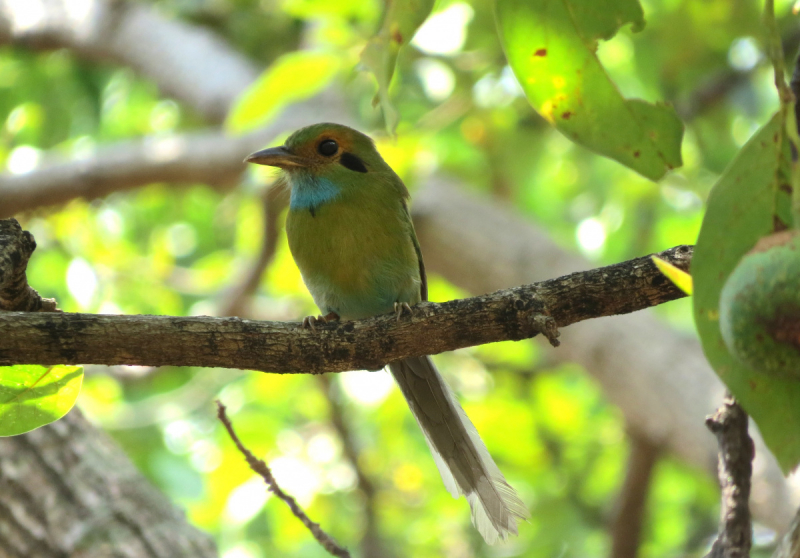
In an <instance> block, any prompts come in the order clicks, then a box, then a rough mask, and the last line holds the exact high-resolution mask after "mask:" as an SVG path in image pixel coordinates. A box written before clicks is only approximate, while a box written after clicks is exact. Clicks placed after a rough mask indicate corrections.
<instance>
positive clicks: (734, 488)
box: [706, 393, 755, 558]
mask: <svg viewBox="0 0 800 558" xmlns="http://www.w3.org/2000/svg"><path fill="white" fill-rule="evenodd" d="M747 423H748V420H747V413H745V412H744V409H742V408H741V407H740V406H739V404H738V403H737V402H736V400H735V399H734V398H733V396H732V395H731V394H730V393H726V394H725V401H724V403H723V404H722V407H720V408H719V409H718V410H717V412H716V413H714V414H713V415H712V416H710V417H708V418H707V419H706V426H708V429H709V430H711V432H713V433H714V435H715V436H716V437H717V442H718V443H719V483H720V486H721V488H722V510H721V512H720V526H719V535H718V536H717V540H716V541H714V544H713V545H712V547H711V552H709V554H708V555H707V558H747V557H749V556H750V546H751V544H752V531H753V529H752V525H751V524H750V506H749V500H750V476H751V475H752V474H753V457H754V454H755V447H754V445H753V440H751V439H750V436H749V435H748V434H747Z"/></svg>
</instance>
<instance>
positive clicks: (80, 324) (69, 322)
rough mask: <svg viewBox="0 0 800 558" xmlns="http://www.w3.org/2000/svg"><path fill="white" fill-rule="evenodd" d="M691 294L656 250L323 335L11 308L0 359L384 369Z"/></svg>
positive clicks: (227, 321)
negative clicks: (670, 276)
mask: <svg viewBox="0 0 800 558" xmlns="http://www.w3.org/2000/svg"><path fill="white" fill-rule="evenodd" d="M10 248H12V247H11V246H5V247H2V246H0V249H2V250H7V249H10ZM691 253H692V249H691V247H689V246H678V247H675V248H672V249H670V250H667V251H665V252H661V253H660V254H658V255H659V257H661V258H662V259H665V260H667V261H669V262H671V263H673V264H675V265H677V266H678V267H681V268H683V269H687V268H688V263H689V259H690V257H691ZM683 296H685V295H684V294H683V293H682V292H681V291H680V290H679V289H677V288H676V287H675V286H674V285H673V284H672V283H671V282H670V281H668V280H667V279H666V278H665V277H664V276H662V275H661V274H660V272H659V271H658V270H657V269H656V267H655V266H654V265H653V263H652V262H651V260H650V258H649V256H648V257H643V258H637V259H635V260H630V261H627V262H623V263H620V264H616V265H612V266H608V267H603V268H599V269H594V270H590V271H584V272H579V273H573V274H571V275H568V276H565V277H561V278H558V279H551V280H549V281H543V282H540V283H536V284H533V285H527V286H522V287H515V288H513V289H506V290H502V291H497V292H495V293H492V294H488V295H483V296H478V297H473V298H468V299H462V300H454V301H450V302H445V303H441V304H435V303H431V302H424V303H420V304H417V305H415V306H414V307H413V308H412V316H411V317H410V318H405V319H401V320H399V321H398V320H396V319H395V318H394V315H385V316H379V317H375V318H370V319H367V320H360V321H357V322H341V323H330V324H326V325H324V326H320V327H319V328H318V331H317V332H316V333H315V332H312V331H308V330H304V329H301V328H300V327H299V324H297V323H286V322H255V321H249V320H241V319H238V318H211V317H205V316H200V317H176V316H110V315H95V314H73V313H58V314H38V313H6V314H0V365H6V364H56V363H60V364H69V363H76V364H77V363H80V364H106V365H114V364H135V365H145V366H166V365H173V366H206V367H216V366H221V367H227V368H242V369H248V370H262V371H265V372H267V371H269V372H312V373H321V372H340V371H345V370H356V369H368V370H377V369H380V368H382V367H383V366H384V365H385V364H386V363H388V362H391V361H395V360H399V359H402V358H406V357H410V356H420V355H426V354H436V353H440V352H443V351H451V350H454V349H458V348H462V347H469V346H474V345H480V344H484V343H492V342H495V341H508V340H514V341H517V340H521V339H527V338H530V337H533V336H535V335H536V334H538V333H544V334H545V335H546V336H548V338H549V339H550V340H551V343H555V342H556V341H555V336H556V335H555V333H556V332H555V329H556V328H557V327H564V326H567V325H570V324H572V323H575V322H579V321H582V320H587V319H590V318H597V317H601V316H609V315H614V314H623V313H628V312H634V311H636V310H641V309H643V308H648V307H650V306H654V305H656V304H661V303H663V302H666V301H669V300H675V299H677V298H682V297H683Z"/></svg>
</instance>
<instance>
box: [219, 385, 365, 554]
mask: <svg viewBox="0 0 800 558" xmlns="http://www.w3.org/2000/svg"><path fill="white" fill-rule="evenodd" d="M217 418H219V420H220V421H221V422H222V424H223V425H224V426H225V430H227V431H228V435H229V436H230V437H231V440H233V443H234V444H236V447H237V448H238V449H239V451H240V452H241V453H242V455H244V458H245V460H246V461H247V464H248V465H249V466H250V468H251V469H252V470H253V471H254V472H255V473H256V474H258V475H259V476H260V477H261V478H262V479H264V482H265V483H267V487H268V488H269V491H270V492H272V493H273V494H274V495H275V496H277V497H278V498H280V499H281V500H283V502H285V503H286V505H287V506H289V509H290V510H292V513H293V514H294V516H295V517H296V518H297V519H299V520H300V521H301V522H302V524H303V525H305V526H306V528H307V529H308V530H309V531H311V534H312V535H313V536H314V538H315V539H316V540H317V542H319V544H320V545H322V548H324V549H325V550H327V551H328V553H329V554H331V555H333V556H338V557H339V558H350V553H349V552H348V551H347V550H346V549H344V548H342V547H341V546H339V545H338V544H337V543H336V541H334V540H333V538H331V536H330V535H329V534H328V533H326V532H325V531H323V530H322V528H321V527H320V526H319V523H314V522H313V521H311V519H310V518H309V517H308V515H306V512H304V511H303V509H302V508H301V507H300V506H299V505H298V504H297V501H296V500H295V499H294V498H293V497H291V496H289V495H288V494H286V492H284V491H283V489H282V488H281V487H280V486H279V485H278V483H277V482H276V481H275V477H274V476H272V471H270V469H269V467H267V464H266V463H264V462H263V461H262V460H260V459H257V458H256V456H255V455H253V453H252V452H251V451H250V450H249V449H247V448H246V447H244V444H242V442H241V440H239V437H238V436H237V435H236V432H234V431H233V425H232V424H231V421H230V419H229V418H228V415H227V413H226V412H225V405H223V404H222V403H220V402H219V401H217Z"/></svg>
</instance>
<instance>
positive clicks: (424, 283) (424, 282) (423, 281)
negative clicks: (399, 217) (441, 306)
mask: <svg viewBox="0 0 800 558" xmlns="http://www.w3.org/2000/svg"><path fill="white" fill-rule="evenodd" d="M403 211H404V212H405V216H406V219H407V220H408V226H409V230H410V231H411V242H413V243H414V250H415V251H416V252H417V261H418V262H419V281H420V287H419V294H420V300H421V301H426V300H428V277H427V276H426V275H425V262H424V261H423V260H422V250H421V249H420V247H419V240H417V233H416V232H415V231H414V222H413V221H412V220H411V214H410V213H409V212H408V204H407V203H406V200H403Z"/></svg>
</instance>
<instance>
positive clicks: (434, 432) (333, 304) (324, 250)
mask: <svg viewBox="0 0 800 558" xmlns="http://www.w3.org/2000/svg"><path fill="white" fill-rule="evenodd" d="M245 162H249V163H255V164H259V165H268V166H272V167H278V168H279V169H281V176H280V178H279V180H280V181H284V182H285V184H286V185H287V186H288V187H289V189H290V201H289V210H288V214H287V217H286V236H287V239H288V243H289V249H290V251H291V253H292V256H293V258H294V260H295V262H296V263H297V266H298V268H299V269H300V273H301V275H302V277H303V282H304V283H305V284H306V287H307V288H308V290H309V292H310V293H311V296H312V298H313V299H314V302H315V303H316V305H317V306H318V307H319V309H320V311H321V312H322V315H321V316H319V317H313V316H309V317H307V318H305V319H304V320H303V326H304V327H306V328H310V329H312V330H315V331H316V325H317V324H319V323H324V322H328V321H331V320H359V319H363V318H368V317H372V316H376V315H379V314H386V313H390V312H394V313H395V314H396V315H397V317H398V319H400V317H401V316H402V315H403V314H404V313H406V312H410V306H411V305H413V304H416V303H418V302H421V301H425V300H427V299H428V287H427V279H426V275H425V265H424V263H423V260H422V252H421V250H420V246H419V242H418V240H417V236H416V233H415V231H414V225H413V223H412V221H411V217H410V214H409V210H408V201H409V193H408V190H407V189H406V186H405V185H404V184H403V181H402V180H401V179H400V177H399V176H397V174H396V173H395V172H394V171H393V170H392V168H391V167H390V166H389V165H388V164H387V163H386V162H385V161H384V160H383V158H382V157H381V155H380V153H379V152H378V150H377V148H376V147H375V143H374V142H373V140H372V139H371V138H370V137H369V136H367V135H365V134H363V133H361V132H359V131H357V130H354V129H353V128H350V127H348V126H344V125H342V124H334V123H320V124H314V125H311V126H307V127H304V128H301V129H299V130H297V131H296V132H294V133H293V134H291V135H290V136H289V137H288V139H287V140H286V141H285V143H284V144H283V145H282V146H279V147H272V148H268V149H263V150H261V151H257V152H255V153H253V154H251V155H250V156H248V157H247V158H246V159H245ZM388 368H389V370H390V372H391V374H392V376H393V377H394V379H395V381H396V383H397V384H398V386H399V387H400V390H401V391H402V393H403V396H404V397H405V399H406V401H407V402H408V406H409V407H410V409H411V412H412V414H413V415H414V417H415V418H416V421H417V423H418V424H419V426H420V428H421V430H422V432H423V434H424V436H425V440H426V441H427V443H428V446H429V448H430V450H431V454H432V455H433V459H434V461H435V463H436V465H437V468H438V469H439V473H440V475H441V477H442V481H443V482H444V485H445V487H446V488H447V490H448V491H449V492H450V494H451V495H452V496H453V497H454V498H458V497H459V496H461V495H464V496H466V499H467V501H468V502H469V505H470V508H471V511H472V523H473V524H474V525H475V527H476V528H477V530H478V532H479V533H480V534H481V535H482V536H483V538H484V540H485V541H486V542H487V543H489V544H494V543H495V542H497V541H498V540H505V539H506V538H507V537H508V536H509V535H517V534H518V522H520V521H524V520H525V519H527V518H528V517H529V514H528V510H527V508H526V507H525V504H524V503H523V502H522V500H521V499H520V498H519V496H518V495H517V493H516V491H515V490H514V489H513V488H512V487H511V486H510V485H509V484H508V482H507V481H506V479H505V477H504V476H503V474H502V473H501V472H500V469H499V468H498V467H497V465H496V464H495V462H494V460H493V459H492V457H491V455H489V451H488V450H487V449H486V446H485V445H484V443H483V441H482V440H481V438H480V436H479V435H478V432H477V430H476V429H475V427H474V426H473V424H472V422H471V421H470V419H469V418H468V417H467V415H466V413H465V412H464V410H463V409H462V408H461V406H460V405H459V403H458V401H457V399H456V397H455V395H454V394H453V392H452V391H451V390H450V388H449V387H448V385H447V384H446V383H445V381H444V379H443V378H442V376H441V374H440V373H439V371H438V370H437V369H436V367H435V366H434V364H433V361H432V360H431V358H430V357H429V356H422V357H411V358H406V359H403V360H400V361H396V362H391V363H389V364H388Z"/></svg>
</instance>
